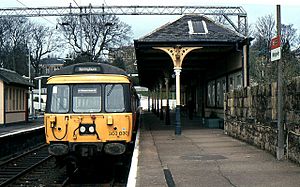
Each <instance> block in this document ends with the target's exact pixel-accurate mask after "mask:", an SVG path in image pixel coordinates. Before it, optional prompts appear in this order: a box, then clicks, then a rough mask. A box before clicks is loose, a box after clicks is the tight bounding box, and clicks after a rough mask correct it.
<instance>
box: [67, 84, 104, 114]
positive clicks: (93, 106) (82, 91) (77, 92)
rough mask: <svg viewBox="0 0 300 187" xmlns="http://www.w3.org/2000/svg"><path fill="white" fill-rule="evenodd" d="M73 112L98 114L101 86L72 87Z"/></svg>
mask: <svg viewBox="0 0 300 187" xmlns="http://www.w3.org/2000/svg"><path fill="white" fill-rule="evenodd" d="M73 111H74V112H100V111H101V86H100V85H94V84H92V85H75V86H74V87H73Z"/></svg>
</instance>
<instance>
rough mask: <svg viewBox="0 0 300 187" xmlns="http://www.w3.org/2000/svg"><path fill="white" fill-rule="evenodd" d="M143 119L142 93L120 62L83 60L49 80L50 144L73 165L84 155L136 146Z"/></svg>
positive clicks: (121, 152) (115, 152) (47, 131)
mask: <svg viewBox="0 0 300 187" xmlns="http://www.w3.org/2000/svg"><path fill="white" fill-rule="evenodd" d="M139 119H140V103H139V96H138V95H137V93H136V91H135V89H134V84H133V82H132V81H131V79H130V78H129V77H128V76H127V73H126V72H125V71H124V70H122V69H120V68H118V67H115V66H112V65H109V64H104V63H94V62H85V63H79V64H74V65H70V66H66V67H63V68H61V69H60V70H57V71H55V72H53V73H52V74H51V76H50V77H49V78H48V80H47V102H46V109H45V114H44V125H45V135H46V143H47V144H49V148H48V151H49V153H50V154H51V155H54V156H55V157H56V158H57V159H62V158H63V159H64V160H67V163H68V165H67V166H69V167H68V168H69V170H71V168H74V167H77V166H75V165H77V163H78V161H80V160H84V159H87V158H97V157H101V156H103V155H106V156H112V157H116V156H120V155H124V154H125V153H126V152H127V151H130V150H129V147H130V146H131V147H132V145H133V144H134V139H135V135H136V132H137V129H138V124H139Z"/></svg>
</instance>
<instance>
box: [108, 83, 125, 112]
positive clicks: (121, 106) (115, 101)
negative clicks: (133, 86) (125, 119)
mask: <svg viewBox="0 0 300 187" xmlns="http://www.w3.org/2000/svg"><path fill="white" fill-rule="evenodd" d="M124 110H125V102H124V89H123V86H122V85H121V84H107V85H106V86H105V111H106V112H123V111H124Z"/></svg>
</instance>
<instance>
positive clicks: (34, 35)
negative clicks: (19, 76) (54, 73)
mask: <svg viewBox="0 0 300 187" xmlns="http://www.w3.org/2000/svg"><path fill="white" fill-rule="evenodd" d="M28 37H29V42H30V48H31V49H30V50H31V54H32V61H31V64H32V66H33V67H34V69H35V72H36V74H40V67H39V65H40V61H41V58H42V57H43V56H45V55H47V54H49V53H51V52H53V51H55V50H57V49H58V48H59V47H61V44H62V43H61V42H60V41H61V40H60V38H59V36H58V34H57V35H55V30H54V29H50V28H49V27H47V26H44V25H40V24H34V25H32V27H31V30H30V35H29V36H28Z"/></svg>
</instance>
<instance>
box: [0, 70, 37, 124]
mask: <svg viewBox="0 0 300 187" xmlns="http://www.w3.org/2000/svg"><path fill="white" fill-rule="evenodd" d="M32 86H33V85H32V84H31V83H29V82H28V80H26V79H25V78H24V77H22V76H21V75H19V74H18V73H16V72H15V71H12V70H8V69H4V68H0V125H3V124H9V123H15V122H23V121H27V120H28V87H32Z"/></svg>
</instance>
